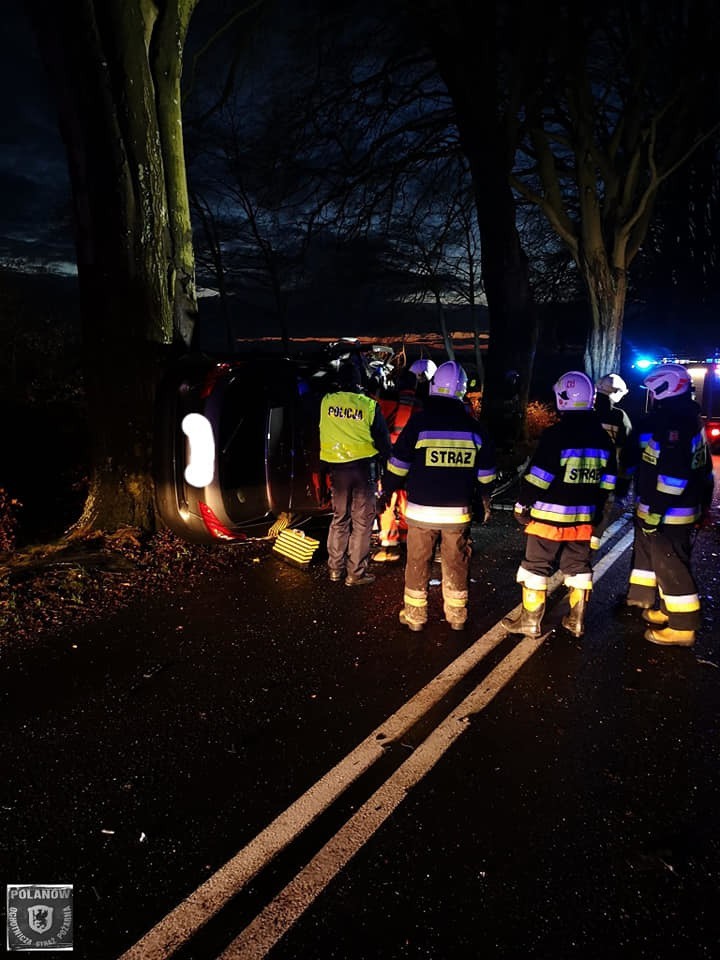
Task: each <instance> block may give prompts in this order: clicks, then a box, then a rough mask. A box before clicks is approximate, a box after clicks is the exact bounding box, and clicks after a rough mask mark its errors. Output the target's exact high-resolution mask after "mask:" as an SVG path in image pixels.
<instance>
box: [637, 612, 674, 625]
mask: <svg viewBox="0 0 720 960" xmlns="http://www.w3.org/2000/svg"><path fill="white" fill-rule="evenodd" d="M642 618H643V620H644V621H645V623H649V624H650V625H651V626H653V627H666V626H667V625H668V618H667V614H666V613H663V612H662V610H656V609H655V608H653V607H651V608H650V609H649V610H643V612H642Z"/></svg>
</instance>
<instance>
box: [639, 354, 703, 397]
mask: <svg viewBox="0 0 720 960" xmlns="http://www.w3.org/2000/svg"><path fill="white" fill-rule="evenodd" d="M691 383H692V381H691V379H690V374H689V373H688V372H687V370H686V369H685V367H683V366H681V365H680V364H679V363H661V364H660V366H659V367H655V368H654V369H653V370H651V371H650V373H649V374H648V375H647V376H646V377H645V379H644V380H643V386H645V387H647V389H648V390H649V391H650V393H651V394H652V398H653V400H667V398H668V397H680V396H682V395H683V394H684V393H687V392H688V391H689V389H690V384H691Z"/></svg>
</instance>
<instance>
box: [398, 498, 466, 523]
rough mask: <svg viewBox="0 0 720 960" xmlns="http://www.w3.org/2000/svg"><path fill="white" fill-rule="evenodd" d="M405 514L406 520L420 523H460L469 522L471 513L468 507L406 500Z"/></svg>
mask: <svg viewBox="0 0 720 960" xmlns="http://www.w3.org/2000/svg"><path fill="white" fill-rule="evenodd" d="M405 516H406V517H407V519H408V520H417V521H419V522H420V523H428V524H431V523H442V524H448V525H449V524H452V525H460V524H463V523H470V520H471V519H472V514H471V513H470V508H469V507H466V506H461V507H433V506H430V505H428V504H422V503H411V502H410V501H409V500H408V505H407V511H406V513H405Z"/></svg>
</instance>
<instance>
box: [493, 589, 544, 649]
mask: <svg viewBox="0 0 720 960" xmlns="http://www.w3.org/2000/svg"><path fill="white" fill-rule="evenodd" d="M546 596H547V591H546V590H531V589H530V588H529V587H526V586H524V585H523V588H522V610H521V611H520V613H519V614H517V616H514V617H513V616H509V617H504V618H503V620H502V621H501V624H502V626H503V627H504V628H505V629H506V630H507V632H508V633H522V634H524V635H525V636H526V637H539V636H540V634H541V633H542V618H543V616H544V614H545V598H546Z"/></svg>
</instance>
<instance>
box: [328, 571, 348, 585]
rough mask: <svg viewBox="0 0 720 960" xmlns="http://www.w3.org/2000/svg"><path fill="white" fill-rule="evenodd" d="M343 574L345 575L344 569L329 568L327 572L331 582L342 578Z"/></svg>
mask: <svg viewBox="0 0 720 960" xmlns="http://www.w3.org/2000/svg"><path fill="white" fill-rule="evenodd" d="M344 576H345V571H344V570H331V571H330V573H329V577H330V579H331V580H332V582H333V583H337V582H338V581H339V580H342V578H343V577H344Z"/></svg>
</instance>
